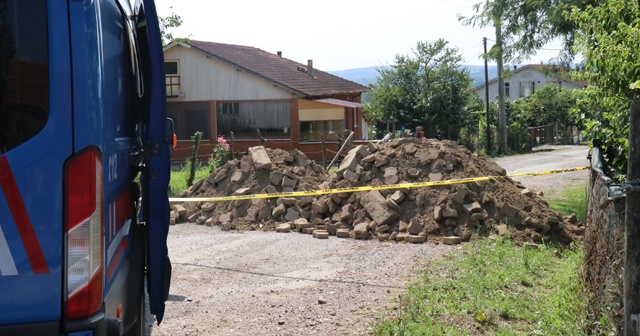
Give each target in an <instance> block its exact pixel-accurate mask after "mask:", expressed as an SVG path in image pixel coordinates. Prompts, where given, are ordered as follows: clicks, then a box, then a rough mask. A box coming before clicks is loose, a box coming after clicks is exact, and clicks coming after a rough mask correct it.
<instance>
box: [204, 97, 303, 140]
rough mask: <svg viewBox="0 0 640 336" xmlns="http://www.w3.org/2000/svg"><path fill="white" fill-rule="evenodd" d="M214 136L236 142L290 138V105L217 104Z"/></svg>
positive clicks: (262, 102) (286, 103)
mask: <svg viewBox="0 0 640 336" xmlns="http://www.w3.org/2000/svg"><path fill="white" fill-rule="evenodd" d="M216 116H217V121H218V134H222V135H225V136H228V135H229V134H230V133H231V132H233V134H234V137H235V138H236V139H257V138H258V133H257V131H256V130H260V134H261V135H262V136H263V137H265V138H272V139H273V138H275V139H290V138H291V104H290V103H289V102H288V101H256V102H252V101H245V102H219V103H218V104H217V105H216Z"/></svg>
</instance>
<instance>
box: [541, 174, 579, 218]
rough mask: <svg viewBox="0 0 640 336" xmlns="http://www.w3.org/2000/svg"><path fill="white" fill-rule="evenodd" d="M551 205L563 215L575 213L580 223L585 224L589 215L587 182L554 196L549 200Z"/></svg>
mask: <svg viewBox="0 0 640 336" xmlns="http://www.w3.org/2000/svg"><path fill="white" fill-rule="evenodd" d="M549 205H550V206H551V208H552V209H553V210H556V211H558V212H560V213H561V214H563V215H565V216H566V215H570V214H572V213H575V214H576V216H577V217H578V221H580V222H583V223H584V217H585V214H586V213H587V193H586V182H585V183H580V184H577V185H574V186H571V187H569V188H566V189H564V190H562V191H560V192H559V193H558V194H554V195H553V196H552V198H550V199H549Z"/></svg>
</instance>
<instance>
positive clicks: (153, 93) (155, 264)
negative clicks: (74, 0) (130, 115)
mask: <svg viewBox="0 0 640 336" xmlns="http://www.w3.org/2000/svg"><path fill="white" fill-rule="evenodd" d="M135 8H136V11H137V12H138V13H139V12H140V11H141V10H142V12H143V13H144V20H145V22H146V26H145V28H146V29H145V30H146V34H139V35H138V37H139V38H145V40H141V41H140V43H141V44H146V45H147V47H148V50H147V51H148V53H147V57H148V59H147V60H146V61H149V62H150V64H146V66H147V67H148V70H147V71H146V73H145V75H147V76H149V78H147V80H146V82H145V83H146V84H147V87H145V96H146V99H147V102H148V115H146V116H144V117H143V119H142V123H143V129H142V141H143V143H144V146H145V150H146V152H145V164H146V166H145V170H144V171H143V178H142V181H143V185H142V195H143V199H142V207H143V220H144V221H145V222H147V234H148V244H147V255H148V257H147V258H148V260H147V290H148V292H149V309H150V311H151V313H152V314H154V315H156V320H157V321H158V323H160V322H162V318H163V316H164V308H165V304H164V303H165V301H166V300H167V298H168V295H169V286H170V282H171V262H170V261H169V254H168V249H167V235H168V233H169V199H168V198H167V188H168V184H169V174H170V172H169V169H168V168H169V144H168V143H167V141H166V140H165V138H164V134H165V127H166V126H165V119H166V88H165V77H164V56H163V51H162V40H161V38H160V29H159V25H158V17H157V13H156V8H155V4H154V1H153V0H136V6H135ZM140 17H141V16H140V15H139V18H140ZM139 33H140V32H139ZM152 209H153V210H152Z"/></svg>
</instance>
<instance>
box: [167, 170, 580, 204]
mask: <svg viewBox="0 0 640 336" xmlns="http://www.w3.org/2000/svg"><path fill="white" fill-rule="evenodd" d="M586 169H589V167H577V168H568V169H555V170H546V171H541V172H535V173H519V174H511V175H507V176H485V177H469V178H463V179H455V180H447V181H434V182H415V183H401V184H388V185H379V186H362V187H352V188H336V189H320V190H308V191H291V192H279V193H272V194H254V195H238V196H222V197H171V198H169V202H223V201H242V200H251V199H263V198H277V197H299V196H316V195H328V194H342V193H351V192H359V191H371V190H388V189H408V188H424V187H435V186H444V185H452V184H463V183H471V182H479V181H488V180H495V179H500V178H507V177H523V176H540V175H551V174H562V173H570V172H575V171H580V170H586Z"/></svg>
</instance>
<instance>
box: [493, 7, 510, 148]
mask: <svg viewBox="0 0 640 336" xmlns="http://www.w3.org/2000/svg"><path fill="white" fill-rule="evenodd" d="M495 26H496V44H497V46H498V53H497V55H496V56H497V57H496V65H497V66H498V143H499V144H500V153H501V154H502V155H506V154H508V153H509V147H508V145H507V113H506V111H505V107H504V79H503V78H502V20H498V21H497V22H496V23H495Z"/></svg>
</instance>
